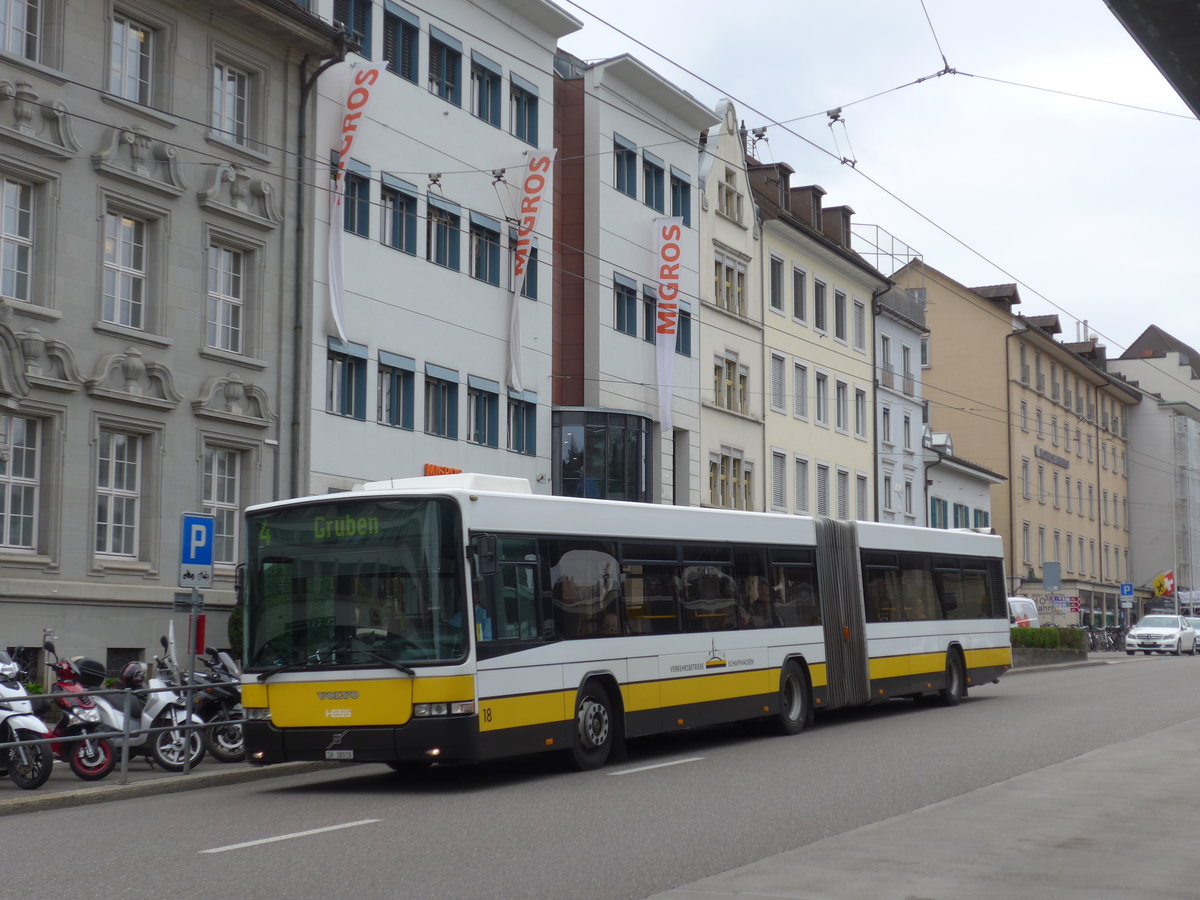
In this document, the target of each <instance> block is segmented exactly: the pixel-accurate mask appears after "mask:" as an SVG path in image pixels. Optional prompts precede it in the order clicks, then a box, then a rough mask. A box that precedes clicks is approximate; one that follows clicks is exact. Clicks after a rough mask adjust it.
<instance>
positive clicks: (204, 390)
mask: <svg viewBox="0 0 1200 900" xmlns="http://www.w3.org/2000/svg"><path fill="white" fill-rule="evenodd" d="M4 8H5V10H6V11H7V13H8V14H9V15H10V16H11V18H7V19H6V21H5V28H6V31H5V35H6V40H5V42H4V49H3V51H2V52H0V98H3V100H2V101H0V179H2V180H3V191H4V206H5V217H4V227H3V235H2V236H0V242H2V243H3V259H4V264H3V272H2V275H0V509H2V510H3V513H2V514H0V526H2V535H0V584H2V585H3V588H2V594H0V618H2V620H3V622H4V641H5V642H6V644H8V645H13V644H18V643H19V644H24V645H26V646H29V647H38V646H40V644H41V639H42V630H43V629H44V628H46V629H52V630H53V631H54V633H55V634H56V635H57V637H58V642H59V646H60V647H61V648H62V649H63V650H64V651H65V652H68V653H70V654H77V653H83V654H87V655H89V656H94V657H98V658H100V659H104V660H106V661H107V662H108V664H109V665H110V668H115V667H117V666H119V665H120V664H121V663H123V662H125V661H127V660H128V659H133V658H146V657H147V654H148V653H150V652H152V651H153V650H154V649H155V648H157V645H158V637H159V635H161V634H162V633H164V632H165V631H166V628H167V623H168V620H169V619H170V617H171V614H172V605H173V595H174V594H175V592H176V591H178V590H179V589H180V588H179V585H178V581H179V577H180V561H181V552H182V548H181V514H182V513H184V512H196V513H208V514H212V515H213V516H214V518H215V525H216V528H215V543H214V548H213V549H214V563H215V565H214V577H213V582H212V584H211V587H207V588H206V589H205V590H204V597H205V603H206V610H207V612H208V614H209V623H208V626H209V630H208V634H209V637H210V640H211V642H212V643H214V644H218V645H221V646H225V645H226V644H227V637H226V620H227V618H228V612H229V610H230V607H231V604H232V602H233V580H234V568H235V564H236V563H237V561H238V559H239V558H240V540H241V534H240V526H239V516H240V512H241V510H242V509H244V507H245V506H246V505H248V504H250V503H254V502H258V501H262V500H269V499H272V498H275V497H279V496H282V495H283V492H284V491H285V490H286V485H287V484H288V482H289V480H290V478H291V471H290V468H289V467H290V464H291V458H292V454H291V451H292V446H293V445H292V439H293V435H292V434H291V432H290V429H289V427H288V417H289V416H290V414H291V411H290V409H289V408H288V406H287V403H286V401H285V400H284V399H283V398H286V397H287V396H289V395H290V394H292V393H293V385H292V382H291V380H290V374H291V372H292V361H293V360H292V342H291V334H292V323H293V318H292V310H293V309H294V308H295V307H296V305H297V304H299V305H301V306H306V305H307V303H308V297H309V294H308V284H307V279H297V278H296V275H295V273H296V271H297V259H296V255H295V254H296V246H297V245H296V240H295V235H296V231H297V228H298V226H299V225H300V224H301V223H300V222H299V221H298V219H297V215H298V209H299V206H298V204H297V199H296V198H297V197H298V195H299V194H303V189H300V191H299V194H298V191H297V186H296V184H295V183H294V182H293V180H292V178H291V177H290V176H289V175H288V174H285V173H290V172H291V171H293V167H294V162H295V158H296V155H297V153H299V154H300V155H305V154H308V153H310V152H311V145H307V144H304V143H303V142H302V134H303V132H302V130H301V128H300V120H301V110H302V109H303V105H302V97H303V94H302V84H303V83H304V82H305V81H306V80H307V79H308V78H309V77H310V76H311V75H312V73H313V71H315V68H316V66H317V65H318V64H319V63H320V62H321V61H322V60H324V59H328V58H331V57H335V56H336V54H337V53H338V41H337V39H336V32H335V30H334V29H333V28H331V27H330V26H329V25H327V24H325V23H322V22H321V21H320V20H319V19H317V18H314V17H313V16H312V15H310V14H309V13H308V12H306V11H304V10H302V9H301V8H300V7H294V6H290V5H287V4H279V3H272V2H263V0H213V2H210V3H206V4H204V5H203V6H199V5H197V4H194V3H186V2H171V0H160V2H155V3H148V2H139V0H130V2H125V0H115V2H110V0H82V2H72V3H66V2H61V0H45V2H41V3H37V4H34V3H29V2H23V3H22V2H15V3H10V4H7V6H5V7H4ZM19 13H26V14H27V15H25V16H22V15H19Z"/></svg>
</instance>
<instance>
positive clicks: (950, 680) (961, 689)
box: [939, 650, 967, 706]
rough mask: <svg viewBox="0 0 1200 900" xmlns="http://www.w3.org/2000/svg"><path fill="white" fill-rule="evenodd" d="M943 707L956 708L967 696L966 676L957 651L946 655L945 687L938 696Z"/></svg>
mask: <svg viewBox="0 0 1200 900" xmlns="http://www.w3.org/2000/svg"><path fill="white" fill-rule="evenodd" d="M939 696H940V697H941V700H942V704H943V705H945V706H958V704H960V703H962V702H963V700H964V699H966V696H967V675H966V672H965V671H964V670H963V661H962V657H961V656H959V654H958V651H957V650H951V651H950V652H949V653H947V654H946V686H945V687H944V688H942V691H941V693H940V695H939Z"/></svg>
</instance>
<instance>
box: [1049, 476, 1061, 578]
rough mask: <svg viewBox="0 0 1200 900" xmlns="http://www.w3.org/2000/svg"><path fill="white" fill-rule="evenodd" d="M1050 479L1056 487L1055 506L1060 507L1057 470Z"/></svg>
mask: <svg viewBox="0 0 1200 900" xmlns="http://www.w3.org/2000/svg"><path fill="white" fill-rule="evenodd" d="M1050 481H1051V484H1052V485H1053V488H1054V508H1055V509H1058V508H1059V500H1058V496H1059V495H1058V473H1057V472H1054V473H1052V477H1051V479H1050ZM1056 558H1057V557H1056Z"/></svg>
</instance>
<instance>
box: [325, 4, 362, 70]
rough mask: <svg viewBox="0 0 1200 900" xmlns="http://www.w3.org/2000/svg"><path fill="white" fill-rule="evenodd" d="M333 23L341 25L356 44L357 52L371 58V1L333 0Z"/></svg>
mask: <svg viewBox="0 0 1200 900" xmlns="http://www.w3.org/2000/svg"><path fill="white" fill-rule="evenodd" d="M333 21H334V22H335V23H340V24H341V26H342V27H343V28H345V29H346V31H347V33H348V34H349V35H350V37H351V38H353V39H354V42H355V43H357V44H358V45H359V48H360V49H359V50H357V51H356V52H357V53H358V54H359V55H360V56H364V57H366V58H367V59H370V58H371V0H333Z"/></svg>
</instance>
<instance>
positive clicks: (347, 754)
mask: <svg viewBox="0 0 1200 900" xmlns="http://www.w3.org/2000/svg"><path fill="white" fill-rule="evenodd" d="M325 758H326V759H354V751H353V750H326V751H325Z"/></svg>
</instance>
